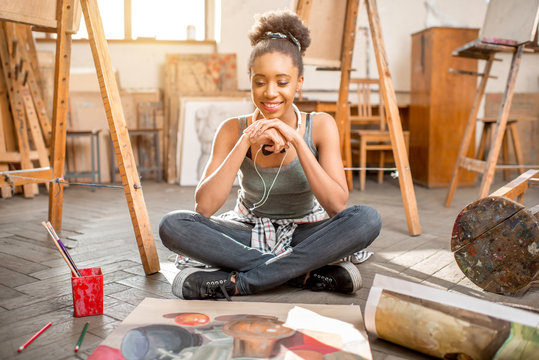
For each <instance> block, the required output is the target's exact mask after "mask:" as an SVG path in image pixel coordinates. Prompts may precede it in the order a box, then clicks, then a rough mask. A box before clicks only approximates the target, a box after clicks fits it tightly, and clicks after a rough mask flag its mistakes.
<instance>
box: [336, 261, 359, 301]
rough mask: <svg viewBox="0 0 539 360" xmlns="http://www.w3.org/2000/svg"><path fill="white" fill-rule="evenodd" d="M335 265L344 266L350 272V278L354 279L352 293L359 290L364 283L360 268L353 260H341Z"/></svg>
mask: <svg viewBox="0 0 539 360" xmlns="http://www.w3.org/2000/svg"><path fill="white" fill-rule="evenodd" d="M335 265H337V266H339V267H342V268H343V269H345V270H346V271H347V272H348V274H350V279H352V291H351V292H350V294H352V293H355V292H356V291H358V290H359V289H360V288H361V286H362V285H363V281H362V279H361V273H360V272H359V270H358V268H357V267H356V266H355V265H354V264H352V263H351V262H340V263H337V264H335Z"/></svg>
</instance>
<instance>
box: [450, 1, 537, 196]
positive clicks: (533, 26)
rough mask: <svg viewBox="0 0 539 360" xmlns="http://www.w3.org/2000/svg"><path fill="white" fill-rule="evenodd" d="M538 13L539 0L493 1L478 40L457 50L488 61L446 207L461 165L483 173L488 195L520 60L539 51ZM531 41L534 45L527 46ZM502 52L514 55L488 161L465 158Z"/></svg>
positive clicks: (482, 193)
mask: <svg viewBox="0 0 539 360" xmlns="http://www.w3.org/2000/svg"><path fill="white" fill-rule="evenodd" d="M538 16H539V2H538V1H537V0H522V1H516V0H515V1H508V0H492V1H490V2H489V5H488V7H487V13H486V15H485V19H484V22H483V25H482V27H481V31H480V34H479V39H477V40H476V41H474V42H471V43H468V44H466V45H464V46H461V47H460V48H458V49H456V50H455V51H454V54H453V55H454V56H460V57H468V58H473V59H483V60H486V64H485V70H484V72H483V74H474V75H480V76H482V79H481V83H480V85H479V87H478V89H477V92H476V95H475V99H474V103H473V106H472V110H471V112H470V115H469V117H468V123H467V125H466V130H465V131H464V136H463V138H462V142H461V144H460V149H459V154H458V157H457V161H456V162H455V168H454V170H453V176H452V178H451V183H450V185H449V189H448V192H447V197H446V202H445V206H447V207H449V206H451V203H452V201H453V195H454V193H455V189H456V187H457V182H458V175H459V169H460V168H461V167H462V168H465V169H466V170H469V171H474V172H478V173H482V174H483V176H482V179H481V187H480V189H479V197H478V198H479V199H481V198H484V197H486V196H487V195H488V192H489V189H490V186H491V184H492V181H493V180H494V172H495V170H496V163H497V160H498V155H499V154H500V148H501V146H502V143H503V138H504V135H505V130H506V127H507V122H508V119H509V110H510V109H511V102H512V100H513V93H514V89H515V82H516V78H517V74H518V69H519V67H520V59H521V58H522V54H523V53H524V52H525V51H527V52H535V51H537V50H538V49H537V45H536V44H537V33H538V31H537V18H538ZM528 44H529V45H531V46H529V47H528V46H527V45H528ZM534 44H535V45H534ZM500 52H510V53H513V56H512V60H511V67H510V69H509V74H508V77H507V81H506V83H505V90H504V94H503V97H502V101H501V103H500V107H499V110H498V116H497V119H496V124H495V126H494V137H493V140H492V141H491V143H490V150H489V152H488V157H487V160H486V161H483V160H479V159H475V158H470V157H466V154H467V153H468V150H469V147H470V143H471V140H472V134H473V131H474V129H475V125H476V120H477V112H478V111H479V105H480V104H481V99H482V98H483V94H484V92H485V87H486V83H487V80H488V78H489V75H490V69H491V67H492V63H493V62H494V60H496V59H495V58H494V56H495V54H497V53H500ZM519 167H520V168H525V167H526V166H525V165H522V164H519Z"/></svg>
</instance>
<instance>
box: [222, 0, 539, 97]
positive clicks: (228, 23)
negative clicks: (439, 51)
mask: <svg viewBox="0 0 539 360" xmlns="http://www.w3.org/2000/svg"><path fill="white" fill-rule="evenodd" d="M339 1H342V0H339ZM377 3H378V13H379V16H380V23H381V27H382V32H383V37H384V42H385V49H386V53H387V59H388V62H389V68H390V72H391V76H392V79H393V84H394V87H395V90H396V91H398V92H408V91H410V81H411V78H410V69H411V64H410V61H411V34H413V33H415V32H418V31H421V30H423V29H425V28H427V27H432V26H459V27H471V28H480V27H481V25H482V23H483V19H484V16H485V13H486V9H487V3H486V0H378V2H377ZM290 4H291V1H290V0H274V1H272V2H271V4H270V2H268V1H262V0H254V1H253V0H223V3H222V14H221V24H222V35H221V43H220V44H219V51H220V52H237V54H238V84H239V87H240V88H241V89H248V88H249V79H248V78H247V68H246V67H247V61H248V57H249V53H250V48H251V47H250V44H249V40H248V38H247V32H248V31H249V29H250V28H251V26H252V24H253V22H254V19H253V16H254V15H255V14H257V13H261V12H264V11H267V10H270V9H281V8H290ZM427 5H428V6H429V9H430V11H427ZM359 14H360V15H359V21H358V26H359V27H365V26H368V20H367V16H366V11H365V7H364V5H363V3H361V5H360V13H359ZM335 26H337V24H336V25H335ZM336 41H340V39H336ZM369 42H370V40H369ZM365 45H366V39H365V36H364V34H363V32H362V31H359V32H358V34H357V35H356V43H355V47H354V58H353V61H352V67H354V68H355V69H357V74H359V75H361V76H365V75H366V52H367V51H366V46H365ZM371 46H372V45H371ZM368 52H369V54H370V57H369V75H370V76H372V77H375V76H376V74H377V69H376V61H375V59H374V53H373V50H372V48H371V49H369V50H368ZM498 57H500V58H503V59H504V60H503V62H502V63H496V64H495V66H494V67H493V71H492V72H493V74H496V75H498V76H499V78H498V79H497V80H489V82H488V84H487V92H502V91H503V89H504V86H505V81H506V78H507V72H508V69H509V62H510V56H507V55H506V56H504V55H503V54H502V55H500V56H498ZM538 59H539V55H538V54H533V55H531V54H527V55H525V56H524V57H523V60H522V63H521V68H520V72H519V76H518V80H517V84H516V88H515V91H517V92H539V81H538V80H539V66H537V64H538ZM483 66H484V62H482V61H481V62H479V70H480V71H482V70H481V69H482V67H483ZM339 76H340V73H338V72H328V71H316V70H315V67H314V66H306V68H305V85H304V90H337V89H338V86H339ZM330 97H333V98H336V95H335V94H332V95H330Z"/></svg>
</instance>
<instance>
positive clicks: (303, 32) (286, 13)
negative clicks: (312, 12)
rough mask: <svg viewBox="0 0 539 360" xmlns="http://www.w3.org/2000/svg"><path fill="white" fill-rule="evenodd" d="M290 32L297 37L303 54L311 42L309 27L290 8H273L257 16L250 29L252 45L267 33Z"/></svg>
mask: <svg viewBox="0 0 539 360" xmlns="http://www.w3.org/2000/svg"><path fill="white" fill-rule="evenodd" d="M267 32H272V33H281V34H290V35H292V36H293V37H295V38H296V39H297V40H298V42H299V44H300V46H301V53H302V55H304V54H305V50H306V49H307V47H309V45H310V44H311V36H310V34H309V29H308V28H307V26H305V24H304V23H303V21H302V20H301V19H300V18H299V17H298V15H297V14H296V13H294V12H292V11H290V10H273V11H268V12H266V13H263V14H259V15H256V16H255V24H254V25H253V27H252V28H251V30H250V31H249V40H250V41H251V46H255V45H256V44H257V43H258V42H259V41H261V40H263V39H265V38H266V33H267Z"/></svg>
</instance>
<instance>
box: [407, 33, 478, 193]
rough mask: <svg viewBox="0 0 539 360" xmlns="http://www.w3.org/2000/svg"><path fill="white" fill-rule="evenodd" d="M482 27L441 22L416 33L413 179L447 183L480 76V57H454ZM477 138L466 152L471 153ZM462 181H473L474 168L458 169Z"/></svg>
mask: <svg viewBox="0 0 539 360" xmlns="http://www.w3.org/2000/svg"><path fill="white" fill-rule="evenodd" d="M477 36H478V29H470V28H449V27H437V28H428V29H425V30H423V31H420V32H418V33H415V34H412V72H411V74H412V84H411V96H410V118H409V128H410V156H409V159H410V167H411V170H412V178H413V180H414V182H415V183H417V184H420V185H424V186H427V187H448V186H449V183H450V181H451V176H452V175H453V169H454V167H455V162H456V159H457V156H458V151H459V146H460V142H461V139H462V135H463V134H464V129H465V128H466V123H467V121H468V116H469V114H470V111H471V108H472V105H473V100H474V97H475V92H476V89H477V81H478V79H477V77H476V76H473V75H463V74H456V73H453V72H450V71H449V69H450V68H453V69H459V70H465V71H473V72H477V60H474V59H465V58H460V57H454V56H451V53H452V52H453V51H454V50H455V49H457V48H458V47H460V46H462V45H464V44H466V43H468V42H470V41H473V40H475V39H477ZM473 149H474V146H473V142H472V145H471V146H470V153H469V154H468V156H472V157H473ZM459 172H460V176H459V181H458V185H459V186H473V185H475V181H474V180H475V175H476V174H475V173H472V172H469V171H465V170H463V169H462V170H459Z"/></svg>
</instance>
